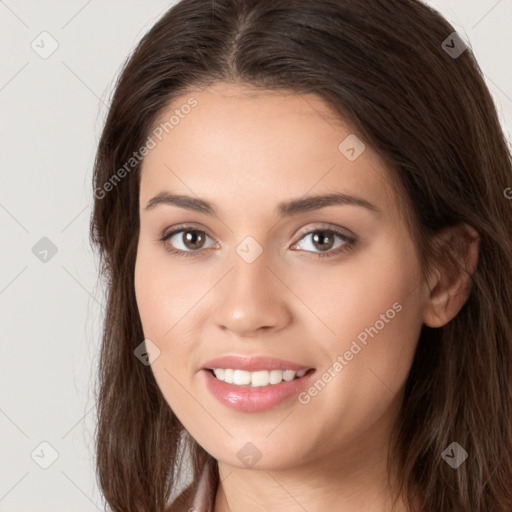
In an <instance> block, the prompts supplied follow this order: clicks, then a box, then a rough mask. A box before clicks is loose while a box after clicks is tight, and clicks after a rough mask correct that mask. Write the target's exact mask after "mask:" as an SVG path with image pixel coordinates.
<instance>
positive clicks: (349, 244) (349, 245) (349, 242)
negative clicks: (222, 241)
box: [158, 225, 356, 258]
mask: <svg viewBox="0 0 512 512" xmlns="http://www.w3.org/2000/svg"><path fill="white" fill-rule="evenodd" d="M186 231H189V232H197V233H203V234H205V235H206V236H208V237H209V238H212V237H211V236H210V235H208V233H207V232H206V231H204V230H202V229H197V228H195V227H194V226H190V225H183V226H178V227H176V228H175V229H173V230H172V231H171V232H169V233H165V232H164V233H163V235H162V236H161V237H160V238H159V239H158V240H159V241H160V242H161V243H162V244H163V246H164V248H165V250H166V251H167V252H169V253H171V254H174V255H177V256H185V257H189V256H198V255H199V254H200V253H202V252H204V251H206V250H207V249H199V250H197V251H182V250H181V249H175V248H173V247H171V246H169V245H168V244H167V243H166V242H167V240H168V239H169V238H171V237H173V236H174V235H176V234H177V233H181V232H186ZM319 231H321V232H324V233H334V234H335V235H337V236H338V237H339V238H341V239H342V240H343V242H345V243H344V244H343V245H342V246H340V247H338V248H337V249H335V250H333V251H330V252H313V254H316V255H317V257H318V258H326V257H334V256H337V255H338V254H341V253H345V252H348V251H350V250H351V249H353V247H354V245H355V243H356V240H355V238H352V237H349V236H347V235H346V234H345V233H342V232H341V231H338V230H337V229H334V228H316V229H312V230H310V231H307V232H305V233H303V234H302V235H301V236H300V238H299V240H298V241H297V242H296V243H295V244H293V245H296V244H297V243H298V242H300V241H301V240H302V239H303V238H305V237H306V236H307V235H311V234H313V233H317V232H319ZM306 252H308V253H310V252H311V251H306Z"/></svg>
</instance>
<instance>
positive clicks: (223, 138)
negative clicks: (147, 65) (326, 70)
mask: <svg viewBox="0 0 512 512" xmlns="http://www.w3.org/2000/svg"><path fill="white" fill-rule="evenodd" d="M187 105H194V106H193V107H186V106H187ZM170 121H172V122H170ZM166 123H167V125H166ZM159 128H160V129H159ZM155 129H156V130H158V129H159V132H158V133H159V137H155V136H153V138H154V140H155V142H156V145H155V147H154V148H153V149H152V150H151V151H150V152H149V154H147V156H146V157H145V158H144V162H143V166H142V179H141V197H142V198H143V199H146V200H148V199H149V195H151V197H152V196H153V195H155V194H157V193H159V192H161V191H162V190H163V189H172V190H173V191H179V192H182V193H190V192H194V193H197V194H198V195H201V197H203V196H210V197H218V198H221V199H225V198H224V196H225V195H226V193H227V194H231V196H230V197H231V199H232V200H234V198H233V192H235V191H236V192H237V195H238V196H244V197H245V198H246V199H247V200H248V201H250V199H251V198H252V197H254V199H255V200H258V199H259V201H263V202H268V201H269V200H270V198H271V197H273V196H274V195H275V198H274V199H275V202H276V203H277V202H279V200H280V199H282V197H281V196H282V195H283V194H286V195H290V196H301V195H305V194H307V193H308V192H309V191H311V192H314V193H319V192H324V193H325V192H326V191H343V192H346V193H354V194H356V193H357V195H361V194H362V193H363V192H364V194H365V195H366V197H367V198H368V200H369V201H371V202H373V203H375V202H382V198H383V197H388V199H390V200H393V194H392V187H390V184H389V181H390V177H389V176H388V173H387V171H386V170H385V169H384V166H383V165H382V162H381V161H380V159H379V158H378V157H377V155H376V154H375V153H374V152H373V151H372V149H371V148H369V147H368V146H366V147H364V151H362V153H361V154H360V156H359V157H357V158H356V159H355V160H350V159H348V158H347V157H346V155H345V154H344V153H343V150H344V149H345V148H346V146H347V144H346V143H345V141H347V140H348V141H349V142H354V141H356V144H357V135H356V134H354V133H353V129H351V127H350V126H349V125H348V124H347V123H346V122H344V120H342V119H341V118H340V117H339V116H337V115H336V114H335V113H334V112H333V111H331V110H330V109H329V107H328V106H327V105H326V104H325V102H324V101H323V100H322V99H321V98H320V97H318V96H316V95H314V94H298V93H295V92H282V91H271V90H254V89H250V88H246V87H243V86H236V85H232V84H216V85H214V86H210V87H208V88H205V89H202V90H194V91H191V92H190V93H188V94H186V95H183V96H181V97H179V98H176V99H175V100H174V101H173V102H172V105H169V106H168V107H167V108H166V109H165V110H164V111H163V112H161V114H160V115H159V116H158V119H157V121H156V122H155V124H154V129H153V131H152V133H155ZM354 137H356V139H353V138H354ZM352 145H354V144H352ZM356 149H358V150H360V149H361V148H358V147H356ZM377 196H381V198H380V200H379V199H378V197H377Z"/></svg>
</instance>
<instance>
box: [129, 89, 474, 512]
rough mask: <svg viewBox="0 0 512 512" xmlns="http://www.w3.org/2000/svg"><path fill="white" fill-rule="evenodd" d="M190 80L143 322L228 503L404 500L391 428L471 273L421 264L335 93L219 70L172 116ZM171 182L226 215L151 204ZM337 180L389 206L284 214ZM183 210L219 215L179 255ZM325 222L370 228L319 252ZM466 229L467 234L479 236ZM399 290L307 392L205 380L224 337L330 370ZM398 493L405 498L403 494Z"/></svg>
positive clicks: (376, 506) (383, 503) (140, 300)
mask: <svg viewBox="0 0 512 512" xmlns="http://www.w3.org/2000/svg"><path fill="white" fill-rule="evenodd" d="M190 96H193V97H194V98H196V100H197V101H198V105H197V106H196V107H195V108H194V109H192V111H191V112H190V114H188V115H187V116H184V118H183V119H180V122H179V124H177V125H176V126H174V129H173V130H172V131H170V132H169V133H168V134H167V135H166V136H164V137H163V138H162V140H161V141H160V142H158V144H157V145H156V147H155V148H154V149H152V150H151V151H150V152H149V154H148V155H147V156H146V158H145V160H144V163H143V167H142V175H141V184H140V237H139V245H138V252H137V261H136V267H135V288H136V297H137V304H138V308H139V313H140V316H141V321H142V325H143V330H144V335H145V337H146V338H149V339H151V340H152V341H153V343H154V344H155V345H156V346H158V348H159V350H160V354H159V357H157V358H156V360H155V361H154V362H153V363H152V365H151V368H152V371H153V373H154V376H155V379H156V381H157V383H158V386H159V387H160V389H161V391H162V393H163V395H164V397H165V399H166V401H167V402H168V404H169V406H170V407H171V409H172V410H173V411H174V413H175V414H176V415H177V416H178V418H179V419H180V421H181V422H182V423H183V425H184V426H185V428H186V429H187V430H188V431H189V432H190V434H191V435H192V436H193V438H194V439H195V440H196V441H197V442H198V443H199V444H200V445H201V446H202V447H203V448H204V449H205V450H206V451H207V452H209V453H210V454H211V455H212V456H213V457H215V458H216V459H217V460H218V461H219V471H220V476H221V484H220V486H219V489H218V491H217V497H216V504H215V511H216V512H224V511H228V510H231V511H239V510H251V511H260V510H261V511H277V510H279V511H281V510H288V511H303V510H308V511H309V512H314V511H325V510H346V511H352V510H353V511H356V510H357V511H359V512H366V511H371V512H379V511H390V510H391V501H390V497H391V490H392V488H393V482H394V479H393V478H391V480H392V481H391V482H390V483H388V474H387V471H386V456H387V452H388V444H389V435H390V432H391V431H392V428H393V422H394V421H395V419H396V416H397V412H398V407H399V405H400V402H401V399H402V396H403V388H404V383H405V380H406V377H407V375H408V372H409V369H410V366H411V362H412V358H413V355H414V351H415V348H416V344H417V340H418V336H419V333H420V329H421V326H422V324H423V323H425V324H427V325H429V326H431V327H439V326H442V325H444V324H445V323H447V322H449V321H450V320H451V319H452V318H453V317H454V316H455V315H456V314H457V313H458V312H459V310H460V309H461V307H462V306H463V304H464V302H465V301H466V299H467V289H468V277H467V274H465V273H463V272H455V271H448V270H447V269H446V268H445V266H441V265H440V266H439V267H438V269H436V271H435V272H433V274H432V276H431V278H430V279H429V281H428V282H423V281H422V280H421V276H420V267H419V260H418V256H417V253H416V250H415V247H414V245H413V243H412V240H411V236H410V234H409V232H408V230H407V227H406V224H405V220H404V219H403V217H402V215H401V214H400V212H399V211H398V209H397V207H396V203H397V197H396V195H395V194H396V192H395V191H396V190H397V187H396V186H393V183H392V181H391V178H390V176H389V174H388V172H387V170H386V169H385V167H384V165H383V163H382V162H381V161H380V159H379V158H378V156H377V155H376V153H374V152H373V151H372V149H371V148H370V147H369V146H368V145H367V146H366V149H365V150H364V151H363V153H362V154H361V155H360V156H359V157H358V158H357V159H356V160H355V161H349V160H348V159H347V158H346V157H345V156H344V155H343V154H342V153H341V152H340V151H339V149H338V145H339V144H340V142H341V141H343V140H344V139H345V138H346V137H347V136H348V135H350V134H352V133H353V131H352V130H351V128H350V126H348V125H347V124H346V123H344V122H342V120H339V119H336V118H335V117H334V116H333V113H332V112H330V111H329V109H328V107H327V106H326V105H325V104H324V103H323V101H322V100H321V99H320V98H319V97H317V96H315V95H298V94H295V93H293V92H290V93H289V94H285V93H283V92H282V91H281V92H275V91H264V92H262V91H258V92H257V91H255V90H252V89H248V88H246V87H243V86H240V85H234V84H225V83H217V84H215V85H214V86H210V87H208V88H206V89H203V90H199V91H194V93H193V94H189V95H186V96H183V97H182V98H179V99H177V100H176V101H175V102H174V103H173V105H172V107H169V109H168V110H166V111H165V112H163V113H162V115H161V120H166V119H169V117H170V115H171V114H172V113H173V112H174V110H175V109H176V108H179V106H180V105H183V104H184V103H185V102H186V101H187V100H188V99H189V97H190ZM162 191H172V192H173V193H176V194H188V195H191V196H197V197H200V198H202V199H206V200H208V201H210V202H213V203H214V204H215V205H216V208H217V209H218V216H208V215H205V214H202V213H198V212H192V211H189V210H186V209H183V208H179V207H177V206H174V205H163V204H161V205H158V206H156V207H154V208H151V209H146V205H147V203H148V201H149V200H150V199H151V198H153V197H155V196H156V195H157V194H159V193H160V192H162ZM332 192H344V193H349V194H353V195H357V196H359V197H361V198H364V199H365V200H367V201H369V202H371V203H373V204H374V205H375V206H376V207H377V208H378V209H379V211H380V213H379V215H375V214H374V213H372V212H371V211H369V210H367V209H364V208H362V207H359V206H354V205H334V206H328V207H325V208H322V209H320V210H315V211H310V212H307V213H300V214H298V215H296V216H293V217H289V218H283V219H279V218H278V217H277V216H276V215H275V214H274V208H275V207H276V205H277V204H278V203H279V202H281V201H283V200H287V199H292V198H301V197H303V196H305V195H308V196H309V195H313V194H323V193H332ZM181 223H187V224H188V223H190V224H193V228H194V229H199V230H204V231H205V232H206V235H207V236H206V238H205V239H204V242H203V245H201V244H200V243H199V244H198V245H196V246H194V245H193V244H192V245H190V244H189V245H188V246H187V245H186V243H185V242H184V240H183V235H184V234H186V232H185V233H183V232H182V233H179V234H178V235H175V236H174V237H173V238H172V241H170V240H168V241H167V244H168V246H169V245H171V244H173V245H174V247H175V248H178V249H181V250H183V251H187V250H188V251H193V250H194V247H198V248H199V249H195V250H196V251H197V250H200V249H201V248H202V249H203V255H202V256H196V255H194V256H191V257H185V256H178V255H173V254H170V253H169V252H167V251H166V249H165V246H164V244H163V243H162V242H160V241H159V237H160V236H162V233H163V232H169V231H170V228H172V227H173V226H178V225H179V224H181ZM326 223H328V224H330V225H332V226H336V227H338V228H340V229H341V230H342V231H343V230H350V232H351V233H353V234H354V235H355V236H356V243H355V245H354V246H353V247H352V248H351V249H350V250H348V251H346V252H342V253H338V254H337V255H333V256H332V257H325V258H320V257H318V256H317V255H318V254H319V253H322V247H321V246H315V245H314V243H313V236H312V235H306V236H305V237H304V236H303V233H305V232H306V231H311V230H314V229H319V230H320V229H322V228H327V227H328V226H326ZM464 229H465V231H463V232H460V233H459V235H457V236H465V237H467V236H474V235H475V233H474V232H473V231H472V230H471V228H469V227H467V226H466V227H465V228H464ZM350 232H348V234H350ZM204 236H205V235H204V234H203V237H204ZM247 236H252V237H253V238H254V239H255V240H257V242H258V243H259V245H260V246H261V249H262V251H263V252H262V253H261V255H260V256H259V257H258V258H257V259H256V260H255V261H254V262H253V263H251V264H248V263H247V262H246V261H245V260H244V259H242V258H241V257H240V256H239V255H238V254H237V252H236V248H237V246H238V245H239V244H240V243H241V242H242V240H244V238H245V237H247ZM301 237H302V238H301ZM333 243H334V246H325V245H324V247H327V249H328V250H330V252H331V253H334V252H335V251H336V250H337V248H338V247H340V246H341V245H342V244H343V243H344V242H343V241H342V240H340V239H338V238H335V239H334V242H333ZM196 244H197V242H196ZM296 244H299V246H298V248H297V245H296ZM291 247H296V250H292V249H291ZM329 247H332V248H330V249H329ZM324 251H325V249H324ZM477 254H478V253H477V245H476V242H474V243H472V244H469V245H468V251H467V253H466V254H465V255H461V258H466V259H465V261H466V262H469V263H468V265H469V267H471V268H474V266H475V265H476V261H477ZM461 261H462V260H461ZM228 271H229V272H228ZM396 302H398V303H400V304H401V306H402V309H401V311H400V312H398V313H397V314H396V315H395V316H394V318H393V319H392V320H389V322H387V323H385V326H384V327H383V328H382V329H381V330H380V331H379V333H378V335H377V336H375V337H374V338H373V339H372V338H369V339H368V343H367V345H366V346H364V347H363V348H362V350H361V351H360V352H359V353H358V354H357V355H356V356H354V358H353V359H352V360H351V361H349V362H348V364H347V365H346V366H344V368H343V370H342V371H340V372H338V373H337V374H336V376H335V377H334V378H333V379H332V380H331V381H330V382H329V383H328V384H327V385H326V386H325V387H324V389H322V390H321V392H319V393H318V394H317V395H316V396H315V397H314V398H312V399H311V401H310V402H309V403H307V404H302V403H300V402H299V401H298V400H297V398H296V397H292V399H290V400H288V401H287V402H286V403H284V404H281V405H280V406H278V407H276V408H273V409H270V410H267V411H264V412H257V413H246V412H241V411H235V410H232V409H230V408H227V407H226V406H224V405H223V404H221V403H220V402H218V401H217V399H216V398H215V397H214V396H212V395H211V394H210V393H209V391H208V390H207V388H206V387H205V384H204V375H203V373H202V371H201V367H202V366H203V364H204V363H205V362H206V361H207V360H209V359H211V358H214V357H218V356H221V355H226V354H237V355H253V356H257V355H270V356H274V357H278V358H282V359H285V360H291V361H294V362H296V363H300V364H304V365H307V366H309V367H314V368H316V369H317V374H318V375H319V376H321V375H322V374H323V373H324V372H325V371H326V370H327V368H329V367H332V365H333V363H334V361H336V358H337V356H338V355H340V354H341V355H343V354H344V353H345V352H346V351H347V350H348V349H349V348H350V346H351V343H352V341H353V340H355V339H356V337H357V335H358V334H359V333H361V332H362V331H364V329H365V328H368V327H370V326H374V325H375V323H376V321H377V320H379V319H380V318H381V316H380V315H381V314H383V313H385V312H386V311H387V310H389V309H390V308H392V305H393V304H394V303H396ZM247 442H251V443H252V444H254V445H255V446H256V447H257V449H258V450H259V452H261V455H262V456H261V459H260V460H259V461H258V463H257V464H255V465H254V466H253V467H251V468H248V467H247V466H246V465H244V463H243V462H242V461H241V460H240V459H239V458H238V457H237V453H238V451H239V450H240V449H241V448H242V447H243V446H244V445H245V444H246V443H247ZM391 476H393V475H391ZM395 510H405V508H404V506H403V503H402V501H401V500H399V502H398V503H397V506H396V509H395Z"/></svg>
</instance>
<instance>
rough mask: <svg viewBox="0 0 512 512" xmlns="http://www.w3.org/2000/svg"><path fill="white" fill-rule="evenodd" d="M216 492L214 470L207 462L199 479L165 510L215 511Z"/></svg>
mask: <svg viewBox="0 0 512 512" xmlns="http://www.w3.org/2000/svg"><path fill="white" fill-rule="evenodd" d="M216 493H217V485H216V479H215V478H214V471H213V469H212V468H211V467H210V465H209V464H205V466H204V467H203V470H202V472H201V476H200V478H199V479H198V481H196V482H192V483H191V484H190V485H189V486H188V487H187V488H186V489H184V490H183V491H182V492H181V493H180V494H179V495H178V496H177V497H176V498H175V499H174V501H173V502H172V503H171V504H170V505H169V507H168V508H166V510H165V512H213V509H214V506H215V495H216Z"/></svg>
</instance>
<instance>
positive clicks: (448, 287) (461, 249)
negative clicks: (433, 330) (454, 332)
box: [423, 224, 480, 327]
mask: <svg viewBox="0 0 512 512" xmlns="http://www.w3.org/2000/svg"><path fill="white" fill-rule="evenodd" d="M438 240H439V242H438V243H439V246H440V253H441V256H440V257H439V260H438V261H437V262H436V267H435V269H434V271H433V273H434V275H435V276H434V277H433V278H432V280H431V281H429V283H428V284H429V290H430V291H429V294H428V297H427V301H426V304H425V308H424V311H423V323H425V324H426V325H428V326H429V327H442V326H443V325H445V324H447V323H448V322H449V321H450V320H452V319H453V318H454V317H455V316H457V314H458V313H459V311H460V310H461V309H462V307H463V306H464V304H465V303H466V301H467V299H468V297H469V294H470V291H471V275H472V274H473V273H474V272H475V270H476V267H477V264H478V253H479V246H480V236H479V235H478V233H477V232H476V230H475V229H474V228H473V227H471V226H469V225H468V224H459V225H457V226H453V227H450V228H447V230H445V231H443V232H442V233H441V234H440V235H439V236H438ZM448 251H450V252H451V253H452V255H453V258H454V260H455V261H451V260H450V258H448V256H446V257H443V256H442V255H443V254H446V255H447V254H448Z"/></svg>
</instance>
